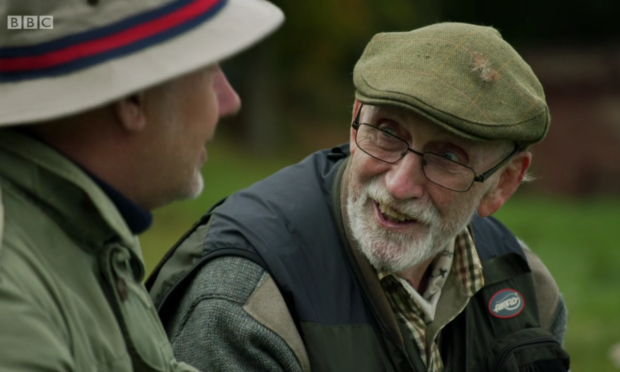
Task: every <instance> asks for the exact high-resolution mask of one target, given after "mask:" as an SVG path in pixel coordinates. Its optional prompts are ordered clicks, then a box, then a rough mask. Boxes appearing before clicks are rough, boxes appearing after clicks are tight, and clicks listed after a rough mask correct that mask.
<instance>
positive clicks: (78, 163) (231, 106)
mask: <svg viewBox="0 0 620 372" xmlns="http://www.w3.org/2000/svg"><path fill="white" fill-rule="evenodd" d="M14 16H53V28H52V29H47V28H37V29H17V28H9V27H8V26H9V25H7V24H6V23H5V20H7V19H9V18H11V17H14ZM0 19H1V20H2V21H0V22H1V23H0V24H1V25H2V26H1V27H2V31H1V32H0V126H1V127H3V128H1V129H0V370H2V371H43V370H45V371H95V370H96V371H195V369H194V368H192V367H190V366H188V365H186V364H184V363H180V362H177V361H176V360H175V358H174V357H173V354H172V349H171V347H170V344H169V341H168V340H167V337H166V334H165V332H164V329H163V328H162V326H161V323H160V321H159V319H158V317H157V313H156V311H155V309H154V308H153V305H152V303H151V300H150V299H149V296H148V293H147V291H146V290H145V288H144V286H143V285H142V279H143V276H144V266H143V262H142V255H141V251H140V247H139V245H138V242H137V238H136V235H138V234H139V233H141V232H142V231H144V230H145V229H147V228H148V227H149V225H150V222H151V214H150V212H149V210H151V209H153V208H155V207H158V206H161V205H164V204H166V203H169V202H171V201H173V200H175V199H180V198H188V197H194V196H196V195H198V194H199V193H200V192H201V190H202V184H203V181H202V178H201V175H200V167H201V166H202V164H203V163H204V162H205V160H206V150H205V147H204V144H205V142H206V141H208V140H210V139H211V138H212V136H213V133H214V130H215V127H216V125H217V121H218V118H219V117H220V116H223V115H227V114H231V113H234V112H235V111H237V110H238V109H239V106H240V101H239V97H238V96H237V94H236V93H235V91H234V90H233V89H232V88H231V87H230V85H229V84H228V82H227V80H226V77H225V76H224V74H223V73H222V71H221V69H220V68H219V66H218V64H217V63H218V62H219V61H221V60H223V59H225V58H228V57H230V56H231V55H233V54H235V53H237V52H239V51H241V50H242V49H244V48H246V47H249V46H250V45H252V44H255V43H256V42H257V41H258V40H259V39H261V38H263V37H264V36H266V35H267V34H269V33H270V32H272V31H273V30H274V29H275V28H276V27H277V26H278V25H279V24H281V22H282V20H283V15H282V13H281V11H280V10H279V9H278V8H276V7H275V6H273V5H271V4H269V3H267V2H265V1H262V0H138V1H122V0H106V1H96V0H94V1H93V0H50V1H34V0H33V1H30V0H15V1H13V0H8V1H3V2H2V3H1V4H0ZM46 19H49V17H48V18H46ZM44 25H46V26H49V25H51V23H50V21H49V20H47V21H45V22H44Z"/></svg>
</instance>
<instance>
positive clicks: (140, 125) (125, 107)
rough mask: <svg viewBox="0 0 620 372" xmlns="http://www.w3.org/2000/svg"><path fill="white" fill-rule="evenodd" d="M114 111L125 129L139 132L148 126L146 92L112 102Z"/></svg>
mask: <svg viewBox="0 0 620 372" xmlns="http://www.w3.org/2000/svg"><path fill="white" fill-rule="evenodd" d="M112 106H113V109H114V113H115V114H116V117H117V118H118V121H119V123H120V124H121V126H122V127H123V129H124V130H126V131H128V132H139V131H141V130H143V129H144V128H145V127H146V112H145V105H144V94H143V93H136V94H133V95H131V96H129V97H125V98H123V99H120V100H118V101H116V102H114V103H113V104H112Z"/></svg>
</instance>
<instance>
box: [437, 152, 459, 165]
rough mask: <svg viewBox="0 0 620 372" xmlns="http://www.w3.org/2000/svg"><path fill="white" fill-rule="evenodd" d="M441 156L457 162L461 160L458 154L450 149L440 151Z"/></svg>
mask: <svg viewBox="0 0 620 372" xmlns="http://www.w3.org/2000/svg"><path fill="white" fill-rule="evenodd" d="M441 156H443V157H444V158H446V159H448V160H452V161H455V162H457V163H460V162H461V158H459V156H458V155H457V154H455V153H454V152H452V151H443V152H441Z"/></svg>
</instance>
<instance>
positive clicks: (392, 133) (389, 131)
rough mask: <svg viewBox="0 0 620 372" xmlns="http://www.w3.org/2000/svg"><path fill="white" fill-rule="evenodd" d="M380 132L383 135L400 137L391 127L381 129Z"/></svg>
mask: <svg viewBox="0 0 620 372" xmlns="http://www.w3.org/2000/svg"><path fill="white" fill-rule="evenodd" d="M379 130H381V131H382V132H383V133H387V134H390V135H392V136H394V137H398V134H396V131H395V130H394V128H391V127H381V128H379Z"/></svg>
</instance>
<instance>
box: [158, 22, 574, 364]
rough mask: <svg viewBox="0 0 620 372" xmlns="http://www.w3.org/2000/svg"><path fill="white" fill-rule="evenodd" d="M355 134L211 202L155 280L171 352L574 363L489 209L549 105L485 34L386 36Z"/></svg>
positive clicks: (367, 64) (199, 358) (551, 311)
mask: <svg viewBox="0 0 620 372" xmlns="http://www.w3.org/2000/svg"><path fill="white" fill-rule="evenodd" d="M353 81H354V83H355V87H356V95H355V96H356V101H355V105H354V108H353V120H352V121H353V124H352V126H351V140H350V143H349V144H347V145H342V146H338V147H335V148H333V149H331V150H325V151H319V152H317V153H314V154H312V155H310V156H309V157H308V158H306V159H305V160H303V161H302V162H300V163H299V164H296V165H294V166H292V167H288V168H285V169H283V170H282V171H280V172H278V173H276V174H274V175H273V176H271V177H269V178H267V179H265V180H263V181H261V182H258V183H256V184H255V185H253V186H251V187H250V188H248V189H245V190H242V191H240V192H238V193H235V194H233V195H231V196H230V197H228V198H227V199H226V200H225V201H223V202H222V203H220V204H218V205H216V206H215V207H214V208H212V209H211V210H210V211H209V213H207V214H206V215H205V216H204V217H203V218H202V219H201V221H200V222H199V223H198V224H197V225H196V226H195V227H194V228H193V230H191V231H190V233H189V234H187V235H186V236H185V238H184V239H182V240H181V241H180V243H179V244H177V245H176V246H175V247H174V248H173V249H172V250H171V251H170V253H169V254H168V255H167V257H166V259H165V260H164V261H163V262H162V263H161V264H160V265H159V267H158V268H157V269H156V270H155V271H154V274H153V276H152V277H151V278H150V279H149V280H148V282H147V286H148V287H149V288H150V291H151V295H152V297H153V298H154V302H155V303H156V305H157V306H158V311H159V313H160V316H161V317H162V319H163V322H164V327H165V328H166V330H167V333H168V335H169V336H170V337H171V338H172V342H173V348H174V349H175V353H176V355H177V356H178V357H179V358H180V359H181V360H186V361H188V362H191V363H194V364H195V365H196V366H198V367H200V368H204V369H207V368H211V370H222V371H233V370H244V371H245V370H285V371H308V370H310V369H312V370H313V371H418V372H419V371H433V372H436V371H463V372H465V371H476V372H481V371H517V370H528V371H546V372H549V371H566V370H567V369H568V366H569V357H568V355H567V354H566V352H565V351H564V350H563V349H562V347H561V343H562V340H563V337H564V331H565V327H566V310H565V307H564V302H563V300H562V299H561V296H560V294H559V291H558V287H557V285H556V283H555V281H554V280H553V278H552V277H551V274H550V273H549V271H548V270H547V269H546V268H545V266H544V265H543V263H542V262H541V261H540V259H539V258H538V257H537V256H536V255H535V254H533V253H532V252H531V251H530V250H529V249H528V248H527V247H526V246H525V245H524V244H523V243H522V242H521V241H519V240H518V239H517V238H516V237H515V236H514V234H512V233H511V232H510V230H508V229H507V228H506V227H505V226H503V225H502V224H501V223H500V222H499V221H498V220H496V219H494V218H493V217H491V215H492V214H493V213H494V212H495V211H497V210H498V209H499V208H500V207H501V206H502V205H503V204H504V203H505V202H506V201H507V200H508V199H509V198H510V197H511V196H512V194H513V193H514V192H515V191H516V190H517V188H518V187H519V185H520V183H521V182H522V181H523V179H524V177H525V174H526V171H527V169H528V168H529V166H530V163H531V159H532V155H531V153H530V151H529V148H530V146H531V145H532V144H534V143H537V142H539V141H541V140H542V139H543V137H544V136H545V134H546V133H547V131H548V128H549V122H550V115H549V110H548V107H547V104H546V103H545V98H544V93H543V89H542V87H541V85H540V83H539V82H538V79H537V78H536V77H535V75H534V73H533V72H532V70H531V69H530V67H529V66H528V65H527V64H526V63H525V61H523V59H522V58H521V57H520V56H519V55H518V54H517V53H516V52H515V51H514V49H513V48H512V47H510V45H508V44H507V43H506V42H505V41H504V40H503V39H502V38H501V36H500V34H499V33H498V32H497V31H496V30H495V29H493V28H490V27H480V26H474V25H468V24H460V23H442V24H435V25H432V26H428V27H424V28H421V29H418V30H414V31H412V32H403V33H382V34H378V35H376V36H375V37H374V38H373V39H372V40H371V42H370V44H368V46H367V47H366V49H365V51H364V53H363V55H362V57H361V59H360V60H359V61H358V63H357V65H356V66H355V70H354V73H353Z"/></svg>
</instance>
